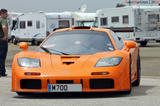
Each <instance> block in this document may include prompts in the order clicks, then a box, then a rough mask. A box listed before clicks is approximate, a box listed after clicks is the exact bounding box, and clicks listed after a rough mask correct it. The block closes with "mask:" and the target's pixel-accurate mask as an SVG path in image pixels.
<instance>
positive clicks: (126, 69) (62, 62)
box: [12, 28, 139, 93]
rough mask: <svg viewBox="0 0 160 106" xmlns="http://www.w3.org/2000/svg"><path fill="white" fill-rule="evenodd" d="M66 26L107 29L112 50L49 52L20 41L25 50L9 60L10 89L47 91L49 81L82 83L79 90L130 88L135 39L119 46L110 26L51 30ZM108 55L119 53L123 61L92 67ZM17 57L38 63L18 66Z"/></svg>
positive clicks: (134, 66)
mask: <svg viewBox="0 0 160 106" xmlns="http://www.w3.org/2000/svg"><path fill="white" fill-rule="evenodd" d="M67 30H70V31H72V30H81V31H83V30H94V31H100V32H106V33H107V34H108V36H109V38H110V39H111V42H112V43H113V46H114V48H115V50H113V51H108V52H97V53H95V54H90V55H54V54H52V55H51V54H49V53H45V52H38V51H37V50H35V51H28V50H27V44H25V43H24V44H22V43H21V44H20V46H21V47H22V48H23V49H24V51H22V52H20V53H17V54H16V55H15V57H14V60H13V64H12V91H14V92H39V93H41V92H50V91H49V86H48V84H62V85H64V84H70V85H76V84H77V85H81V86H80V87H81V89H80V92H106V91H131V85H132V84H133V83H134V82H135V81H137V80H138V76H137V73H138V65H137V64H138V56H139V48H138V46H137V44H136V43H135V42H134V41H126V42H125V41H124V46H123V48H122V49H118V48H117V47H116V44H115V42H114V40H113V38H112V37H111V35H110V33H109V30H108V29H99V28H90V29H83V28H79V29H76V28H69V29H61V30H57V31H55V32H53V33H52V34H54V33H56V32H63V31H67ZM52 34H50V35H49V36H48V37H47V38H46V39H49V37H50V36H51V35H52ZM44 42H45V41H44ZM42 44H43V43H42ZM40 46H41V45H40ZM38 48H39V47H38ZM107 57H122V61H121V62H120V64H119V65H116V66H110V67H95V65H96V63H97V62H98V61H99V60H100V59H102V58H107ZM18 58H34V59H39V60H40V67H21V66H20V65H19V63H18ZM138 85H139V84H138ZM62 92H63V91H62ZM64 92H65V91H64ZM70 92H72V91H70ZM73 92H74V91H73Z"/></svg>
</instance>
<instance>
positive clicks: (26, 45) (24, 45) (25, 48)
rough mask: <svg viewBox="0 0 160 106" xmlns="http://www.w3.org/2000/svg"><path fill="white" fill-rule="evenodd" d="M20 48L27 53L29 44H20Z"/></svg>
mask: <svg viewBox="0 0 160 106" xmlns="http://www.w3.org/2000/svg"><path fill="white" fill-rule="evenodd" d="M19 48H21V49H23V50H24V51H26V50H27V49H28V44H27V42H21V43H20V44H19Z"/></svg>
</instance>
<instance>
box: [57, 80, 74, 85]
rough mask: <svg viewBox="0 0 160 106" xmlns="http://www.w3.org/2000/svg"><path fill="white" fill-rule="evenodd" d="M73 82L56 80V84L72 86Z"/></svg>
mask: <svg viewBox="0 0 160 106" xmlns="http://www.w3.org/2000/svg"><path fill="white" fill-rule="evenodd" d="M73 83H74V82H73V80H56V84H73Z"/></svg>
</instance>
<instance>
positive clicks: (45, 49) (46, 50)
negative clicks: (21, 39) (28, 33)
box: [40, 46, 52, 54]
mask: <svg viewBox="0 0 160 106" xmlns="http://www.w3.org/2000/svg"><path fill="white" fill-rule="evenodd" d="M40 48H41V49H43V50H44V51H45V52H47V53H49V54H52V53H51V52H50V51H49V50H48V49H47V48H45V47H43V46H41V47H40Z"/></svg>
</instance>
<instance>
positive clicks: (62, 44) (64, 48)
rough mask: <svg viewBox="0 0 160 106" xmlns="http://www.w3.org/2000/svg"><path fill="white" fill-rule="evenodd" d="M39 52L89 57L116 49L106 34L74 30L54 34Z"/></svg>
mask: <svg viewBox="0 0 160 106" xmlns="http://www.w3.org/2000/svg"><path fill="white" fill-rule="evenodd" d="M38 50H39V51H40V52H48V53H51V54H59V55H89V54H94V53H97V52H106V51H113V50H114V47H113V45H112V43H111V40H110V38H109V37H108V35H107V33H106V32H100V31H88V30H83V31H82V30H74V31H62V32H55V33H53V34H52V35H51V36H50V37H49V38H48V39H47V40H46V41H45V42H44V43H43V44H42V45H41V47H40V48H39V49H38Z"/></svg>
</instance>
